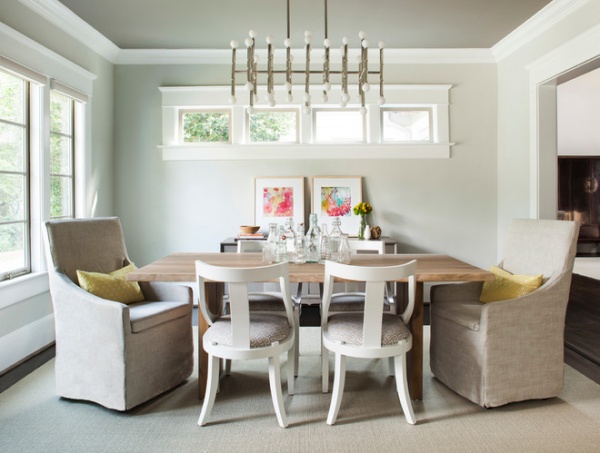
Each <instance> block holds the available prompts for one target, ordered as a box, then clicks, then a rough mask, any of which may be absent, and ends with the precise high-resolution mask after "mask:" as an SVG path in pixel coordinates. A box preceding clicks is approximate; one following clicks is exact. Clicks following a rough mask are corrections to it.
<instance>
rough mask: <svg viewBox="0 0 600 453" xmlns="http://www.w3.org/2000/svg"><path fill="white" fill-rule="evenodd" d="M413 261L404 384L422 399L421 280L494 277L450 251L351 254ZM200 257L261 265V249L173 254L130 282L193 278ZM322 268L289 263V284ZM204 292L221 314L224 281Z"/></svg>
mask: <svg viewBox="0 0 600 453" xmlns="http://www.w3.org/2000/svg"><path fill="white" fill-rule="evenodd" d="M413 259H416V260H417V271H416V276H417V285H416V286H417V287H416V298H415V307H414V311H413V315H412V318H411V319H410V322H409V326H408V327H409V328H410V331H411V333H412V336H413V346H412V349H411V351H410V352H409V354H408V357H407V359H408V360H407V363H408V385H409V390H410V395H411V398H412V399H416V400H420V399H422V398H423V284H424V283H425V282H466V281H486V280H493V279H494V275H493V274H492V273H491V272H488V271H485V270H483V269H480V268H478V267H476V266H472V265H470V264H468V263H465V262H463V261H460V260H458V259H456V258H452V257H451V256H448V255H437V254H387V255H379V254H358V255H352V262H351V264H354V265H360V266H392V265H398V264H403V263H406V262H408V261H411V260H413ZM196 260H201V261H205V262H207V263H209V264H212V265H216V266H227V267H253V266H262V265H264V263H263V262H262V255H261V254H259V253H173V254H171V255H168V256H166V257H164V258H160V259H158V260H156V261H154V262H152V263H150V264H148V265H147V266H144V267H142V268H140V269H137V270H135V271H134V272H132V273H130V274H129V275H128V279H129V280H136V281H162V282H194V281H196V269H195V261H196ZM324 277H325V272H324V265H323V264H316V263H305V264H293V263H290V266H289V278H290V281H291V282H303V283H322V282H323V281H324ZM205 291H206V294H207V301H208V305H209V308H210V310H211V311H212V312H213V313H222V304H223V294H224V290H223V284H222V283H216V282H206V283H205ZM208 327H209V326H208V323H207V322H206V320H205V319H204V317H203V316H202V314H201V312H200V311H198V329H199V332H198V347H197V349H198V368H199V369H198V392H199V396H200V398H203V397H204V392H205V389H206V382H207V369H208V354H207V353H206V352H205V351H204V349H203V347H202V336H203V334H204V332H205V331H206V330H207V329H208Z"/></svg>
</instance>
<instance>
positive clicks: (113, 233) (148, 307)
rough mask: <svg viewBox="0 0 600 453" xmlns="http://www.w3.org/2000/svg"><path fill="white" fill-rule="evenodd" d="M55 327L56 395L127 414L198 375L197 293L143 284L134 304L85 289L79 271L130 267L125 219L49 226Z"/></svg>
mask: <svg viewBox="0 0 600 453" xmlns="http://www.w3.org/2000/svg"><path fill="white" fill-rule="evenodd" d="M45 226H46V233H47V235H46V237H45V239H46V258H47V263H48V274H49V278H50V293H51V296H52V303H53V306H54V316H55V322H56V361H55V375H56V390H57V392H58V394H59V395H60V396H62V397H65V398H71V399H79V400H87V401H93V402H96V403H98V404H101V405H102V406H105V407H107V408H110V409H117V410H121V411H124V410H128V409H131V408H133V407H135V406H137V405H138V404H141V403H143V402H145V401H147V400H149V399H151V398H153V397H155V396H157V395H159V394H161V393H163V392H165V391H167V390H169V389H171V388H173V387H175V386H176V385H178V384H180V383H181V382H183V381H185V380H186V379H187V378H188V377H189V376H190V375H191V373H192V369H193V364H194V358H193V352H194V346H193V336H192V300H193V298H192V291H191V288H188V287H183V286H176V285H171V284H167V283H148V282H141V283H140V287H141V289H142V292H143V293H144V298H145V300H144V301H143V302H136V303H132V304H129V305H126V304H122V303H119V302H114V301H111V300H106V299H102V298H100V297H96V296H94V295H92V294H91V293H88V292H87V291H85V290H84V289H82V288H80V287H79V285H78V283H77V282H78V279H77V274H76V271H77V270H84V271H89V272H101V273H110V272H112V271H115V270H117V269H120V268H122V267H124V266H126V265H128V264H129V263H130V261H129V257H128V256H127V251H126V248H125V242H124V239H123V232H122V229H121V223H120V221H119V219H118V218H116V217H111V218H94V219H78V220H57V221H49V222H46V223H45Z"/></svg>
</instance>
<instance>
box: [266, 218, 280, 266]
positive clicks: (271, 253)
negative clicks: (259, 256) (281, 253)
mask: <svg viewBox="0 0 600 453" xmlns="http://www.w3.org/2000/svg"><path fill="white" fill-rule="evenodd" d="M276 254H277V224H276V223H269V235H268V236H267V243H266V244H265V246H264V247H263V262H265V263H267V264H270V263H272V262H274V261H275V255H276Z"/></svg>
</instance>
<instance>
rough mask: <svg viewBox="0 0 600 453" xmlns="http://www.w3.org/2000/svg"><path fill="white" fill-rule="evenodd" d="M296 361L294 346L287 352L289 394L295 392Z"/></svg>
mask: <svg viewBox="0 0 600 453" xmlns="http://www.w3.org/2000/svg"><path fill="white" fill-rule="evenodd" d="M293 363H294V348H292V349H290V350H289V351H288V353H287V367H286V368H287V375H288V377H287V388H288V395H293V394H294V384H295V382H294V381H295V369H294V367H293V366H292V364H293Z"/></svg>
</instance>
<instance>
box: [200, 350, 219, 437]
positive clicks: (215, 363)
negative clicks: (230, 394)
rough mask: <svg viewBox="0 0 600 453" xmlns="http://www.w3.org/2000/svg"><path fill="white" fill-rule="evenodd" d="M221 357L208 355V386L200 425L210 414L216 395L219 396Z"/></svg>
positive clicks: (203, 423)
mask: <svg viewBox="0 0 600 453" xmlns="http://www.w3.org/2000/svg"><path fill="white" fill-rule="evenodd" d="M219 369H220V366H219V358H218V357H215V356H214V355H211V356H209V357H208V386H207V389H206V393H205V395H204V402H203V403H202V411H201V412H200V418H199V419H198V425H200V426H204V425H205V424H206V420H207V419H208V416H209V415H210V413H211V411H212V408H213V405H214V404H215V397H216V396H217V388H218V387H219Z"/></svg>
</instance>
